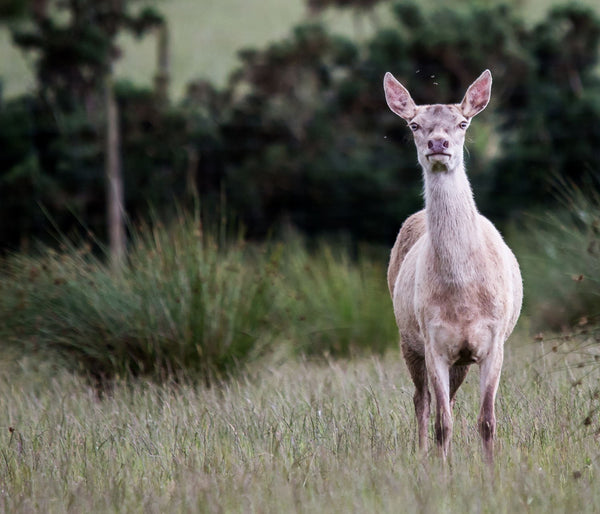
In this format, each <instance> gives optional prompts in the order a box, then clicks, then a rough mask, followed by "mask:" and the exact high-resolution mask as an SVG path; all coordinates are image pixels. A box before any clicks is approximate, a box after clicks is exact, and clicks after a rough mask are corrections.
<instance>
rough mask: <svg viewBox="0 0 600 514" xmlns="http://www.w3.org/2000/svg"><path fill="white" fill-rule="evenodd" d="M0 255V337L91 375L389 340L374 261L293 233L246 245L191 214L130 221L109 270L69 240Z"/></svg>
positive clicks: (198, 370)
mask: <svg viewBox="0 0 600 514" xmlns="http://www.w3.org/2000/svg"><path fill="white" fill-rule="evenodd" d="M0 266H1V268H0V324H1V327H0V337H1V338H2V339H3V340H4V341H6V342H8V343H11V344H12V345H16V346H17V347H20V348H22V349H23V350H24V351H30V352H31V351H33V352H44V353H46V352H50V353H51V354H52V355H58V356H60V357H61V359H60V360H61V362H63V363H65V364H67V365H68V366H70V367H72V368H73V367H74V368H78V369H80V370H81V371H83V372H85V373H89V374H91V375H92V376H94V377H96V378H100V379H103V378H107V377H113V376H116V375H121V376H123V375H131V374H132V375H151V376H156V377H159V378H161V377H166V376H172V375H174V374H175V375H176V374H179V373H186V374H188V373H191V374H200V375H202V376H204V377H211V376H214V375H220V374H224V373H225V374H227V373H230V372H233V371H234V370H235V368H236V366H237V364H239V363H244V362H248V361H250V360H252V359H254V358H256V357H258V356H260V355H262V354H264V353H265V352H269V351H273V350H275V349H276V350H277V351H282V350H283V351H285V352H289V353H290V354H296V353H310V354H334V355H348V354H350V353H356V352H357V351H372V350H376V351H380V352H381V351H383V350H385V348H387V347H389V346H390V345H393V344H395V340H396V335H395V328H394V325H393V317H392V315H391V306H390V303H389V298H388V295H387V290H386V285H385V271H384V269H383V267H382V266H380V265H377V264H374V263H372V262H371V261H370V260H368V259H358V260H352V259H351V258H350V257H349V251H348V250H347V249H344V248H343V247H340V248H334V247H333V246H331V245H326V244H322V245H319V246H318V248H317V249H316V250H314V251H309V250H308V249H307V247H306V245H305V244H304V243H303V242H302V241H301V240H300V238H299V237H297V236H288V237H287V238H284V239H283V240H282V241H279V242H273V243H262V244H250V243H248V242H247V241H246V240H244V238H243V237H242V236H239V235H237V236H228V235H226V234H225V231H224V230H221V229H210V230H204V228H203V226H202V224H201V223H200V221H199V220H198V219H195V218H194V217H193V216H186V215H182V216H180V217H179V218H178V219H177V220H176V221H174V222H173V223H170V224H169V225H163V224H162V223H160V222H153V223H148V224H146V225H144V226H142V227H138V228H137V229H135V230H134V231H133V236H132V240H131V243H130V248H129V254H128V259H127V262H126V263H124V265H123V266H122V268H120V269H118V270H115V269H114V268H111V267H110V266H109V265H107V264H106V263H105V262H104V260H103V259H102V258H101V257H99V256H97V255H95V254H94V253H92V252H91V251H90V248H89V246H86V245H81V246H75V245H72V244H69V243H66V244H63V246H62V247H61V249H60V250H55V249H52V248H42V249H41V250H40V251H39V252H38V253H37V254H35V255H23V254H17V255H13V256H10V257H8V258H5V259H4V260H3V262H2V263H0Z"/></svg>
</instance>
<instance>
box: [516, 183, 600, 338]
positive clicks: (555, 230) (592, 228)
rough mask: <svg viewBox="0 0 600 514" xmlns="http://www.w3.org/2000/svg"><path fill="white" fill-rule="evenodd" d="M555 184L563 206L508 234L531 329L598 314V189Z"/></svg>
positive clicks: (565, 326)
mask: <svg viewBox="0 0 600 514" xmlns="http://www.w3.org/2000/svg"><path fill="white" fill-rule="evenodd" d="M560 188H561V194H560V195H561V200H562V208H561V209H557V210H555V211H553V212H547V213H545V214H544V215H542V216H539V217H535V218H531V219H530V221H529V222H528V223H527V225H526V229H525V230H524V231H523V232H521V233H520V234H516V235H515V237H513V238H512V239H513V242H514V243H515V249H516V250H517V253H518V258H519V262H520V264H521V268H522V271H523V277H524V281H525V297H526V298H525V299H526V303H525V305H526V310H527V314H529V315H530V316H531V320H532V324H533V326H534V327H535V328H536V330H541V329H544V330H569V329H570V328H571V327H573V326H574V325H577V324H586V323H587V322H588V321H590V322H591V321H592V320H593V319H594V318H596V317H597V316H598V315H600V192H599V191H598V189H596V188H594V187H591V188H589V189H588V190H586V191H584V190H583V189H581V188H578V187H576V186H574V185H567V184H564V183H561V184H560Z"/></svg>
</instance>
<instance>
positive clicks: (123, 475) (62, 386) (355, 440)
mask: <svg viewBox="0 0 600 514" xmlns="http://www.w3.org/2000/svg"><path fill="white" fill-rule="evenodd" d="M509 345H510V346H509V347H508V348H507V352H506V353H507V360H506V365H505V368H504V370H505V371H504V377H503V380H502V384H501V389H500V396H499V401H498V403H497V409H498V412H497V415H498V423H499V434H498V440H497V449H498V451H497V459H496V465H495V470H494V474H493V477H492V476H490V474H489V473H488V471H487V469H486V467H485V466H484V465H483V463H482V459H481V455H480V449H479V441H478V435H477V431H476V428H475V420H476V416H477V408H478V393H477V382H478V381H477V370H476V369H473V370H471V373H470V375H469V377H468V379H467V382H466V383H465V385H464V386H463V388H462V389H461V391H460V393H459V396H458V401H457V405H456V407H455V433H454V438H453V458H452V463H451V465H450V466H449V467H448V468H447V469H443V468H442V467H441V466H440V463H439V462H438V460H437V459H436V458H435V457H433V456H432V457H430V458H426V459H424V460H423V459H421V458H419V457H418V455H417V454H416V452H415V422H414V416H413V408H412V386H411V385H410V384H409V379H408V378H407V372H406V370H405V367H404V364H403V363H402V361H401V358H400V355H399V352H397V351H391V352H389V353H388V354H387V355H385V356H384V357H367V358H358V359H353V360H349V361H347V360H337V361H330V362H323V361H315V362H311V361H307V360H303V359H295V360H285V361H282V360H280V359H278V358H277V357H273V358H271V359H267V360H263V361H261V362H260V363H259V364H255V365H253V366H251V367H248V368H247V369H246V371H245V373H244V374H243V375H242V376H241V377H239V378H237V379H232V380H229V381H226V382H224V383H223V384H222V385H221V386H220V387H213V388H207V387H204V386H201V385H192V384H186V383H179V384H175V383H172V384H162V385H157V384H156V383H152V382H145V381H130V382H124V383H118V384H116V385H115V386H114V388H113V389H112V390H110V391H108V392H106V393H105V394H104V395H103V396H101V397H99V396H98V395H97V394H96V392H95V391H94V390H93V389H91V388H90V387H89V385H88V384H87V382H86V381H85V379H83V378H81V377H78V376H76V375H71V374H68V373H65V372H64V371H60V370H57V369H54V368H53V367H52V366H51V365H50V364H48V363H47V362H39V361H36V360H35V359H34V358H31V357H29V358H16V357H15V358H14V359H13V360H4V361H2V368H1V369H0V390H1V391H2V395H1V396H0V412H2V413H3V419H2V421H1V422H0V511H2V512H48V513H52V512H56V513H58V512H140V513H142V512H144V513H147V512H211V513H212V512H214V513H228V512H236V513H237V512H239V513H247V512H257V513H258V512H273V513H285V512H300V513H304V512H306V513H314V512H323V513H348V512H356V513H368V512H373V513H397V512H407V513H410V512H457V513H471V512H472V513H475V512H499V513H503V512H505V513H514V512H540V513H542V512H543V513H548V512H581V513H583V512H598V511H599V510H600V488H598V486H597V481H598V476H599V473H600V461H599V457H600V451H599V449H598V448H599V447H598V433H599V432H598V428H599V427H598V416H597V413H595V411H594V410H593V408H594V398H597V395H598V373H597V371H598V370H597V369H596V370H595V371H594V372H593V373H594V374H592V375H587V377H586V378H585V379H584V380H583V381H582V382H580V383H579V385H573V384H574V378H575V375H571V373H573V370H572V369H570V368H569V367H568V366H567V364H566V363H565V361H563V360H561V359H560V358H557V357H556V354H554V353H552V352H550V355H544V347H543V345H542V344H541V343H535V342H531V341H529V340H528V338H526V337H524V336H522V335H517V336H516V337H514V338H513V340H512V342H509ZM546 349H547V348H546Z"/></svg>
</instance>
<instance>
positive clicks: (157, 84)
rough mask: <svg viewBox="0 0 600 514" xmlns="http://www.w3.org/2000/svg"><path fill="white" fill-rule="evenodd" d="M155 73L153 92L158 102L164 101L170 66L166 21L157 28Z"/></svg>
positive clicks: (169, 79) (167, 89)
mask: <svg viewBox="0 0 600 514" xmlns="http://www.w3.org/2000/svg"><path fill="white" fill-rule="evenodd" d="M157 31H158V32H157V48H156V50H157V51H156V74H155V75H154V92H155V94H156V97H157V98H158V100H159V101H160V102H163V103H166V102H167V100H168V98H169V83H170V81H171V75H170V72H169V69H170V67H171V62H170V54H169V29H168V26H167V22H164V23H162V24H161V25H160V26H159V27H158V29H157Z"/></svg>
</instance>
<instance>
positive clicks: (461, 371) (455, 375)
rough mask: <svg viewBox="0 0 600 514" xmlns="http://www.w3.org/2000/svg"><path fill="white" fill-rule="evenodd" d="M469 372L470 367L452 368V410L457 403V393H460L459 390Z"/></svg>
mask: <svg viewBox="0 0 600 514" xmlns="http://www.w3.org/2000/svg"><path fill="white" fill-rule="evenodd" d="M468 372H469V366H468V365H462V366H456V365H455V366H452V367H451V368H450V408H453V407H454V402H455V401H456V391H458V388H459V387H460V386H461V384H462V383H463V382H464V380H465V377H466V376H467V373H468Z"/></svg>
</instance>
